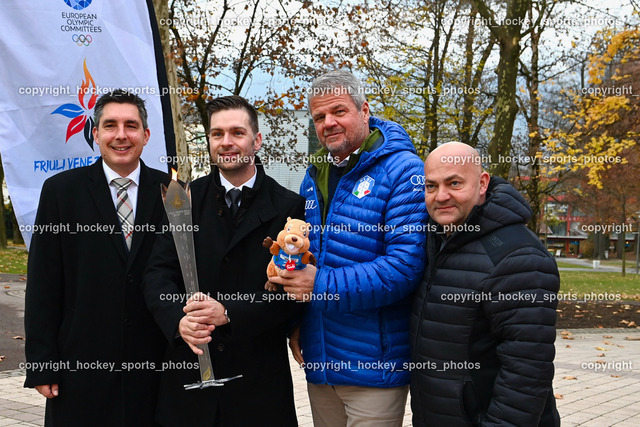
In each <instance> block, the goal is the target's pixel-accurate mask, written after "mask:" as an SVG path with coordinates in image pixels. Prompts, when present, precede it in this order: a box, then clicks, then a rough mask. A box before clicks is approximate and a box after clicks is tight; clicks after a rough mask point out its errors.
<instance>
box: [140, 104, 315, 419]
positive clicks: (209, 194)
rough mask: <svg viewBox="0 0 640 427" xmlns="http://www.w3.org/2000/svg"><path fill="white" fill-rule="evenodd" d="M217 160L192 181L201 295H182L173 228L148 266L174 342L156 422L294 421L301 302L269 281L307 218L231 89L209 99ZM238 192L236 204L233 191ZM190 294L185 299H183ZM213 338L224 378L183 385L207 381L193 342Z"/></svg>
mask: <svg viewBox="0 0 640 427" xmlns="http://www.w3.org/2000/svg"><path fill="white" fill-rule="evenodd" d="M208 114H209V119H210V130H209V144H210V146H209V148H210V152H211V159H212V161H213V163H214V165H215V166H213V167H212V171H211V173H210V174H209V175H207V176H205V177H203V178H200V179H198V180H196V181H194V182H193V183H192V185H191V202H192V216H193V234H194V241H195V252H196V264H197V269H198V281H199V286H200V291H201V294H198V295H199V296H204V297H205V299H200V300H198V299H199V298H197V297H195V298H194V296H191V295H186V294H185V288H184V283H183V280H182V274H181V272H180V266H179V262H178V255H177V252H176V248H175V246H174V241H173V238H172V236H171V233H170V232H167V233H165V234H164V235H162V236H158V238H157V241H156V246H155V247H154V250H153V254H152V256H151V260H150V262H149V269H148V270H147V273H146V274H145V282H144V289H145V297H146V300H147V305H148V307H149V309H150V311H151V312H152V313H153V316H154V317H155V319H156V321H157V322H158V324H159V325H160V328H161V329H162V331H163V333H164V335H165V338H166V339H167V340H168V342H169V343H170V347H169V349H168V351H167V355H166V359H165V364H164V368H165V369H164V371H163V376H162V382H161V387H160V399H159V404H158V412H157V421H158V422H159V423H161V424H162V425H165V426H185V425H194V426H232V427H233V426H295V425H297V420H296V414H295V405H294V400H293V386H292V380H291V373H290V368H289V360H288V354H287V342H286V334H287V329H288V326H289V324H290V321H291V319H292V317H293V316H295V315H296V313H297V312H298V310H299V309H301V306H302V304H300V303H297V302H295V301H294V300H292V299H290V298H289V297H288V296H287V294H285V293H284V292H282V291H280V292H277V293H272V292H266V291H265V290H264V287H265V283H266V282H267V275H266V267H267V264H268V263H269V260H270V257H271V254H270V253H269V251H268V250H267V249H265V248H264V247H262V242H263V240H264V239H265V237H267V236H269V237H272V238H274V239H275V237H276V236H277V234H278V232H279V231H281V230H282V228H283V227H284V225H285V222H286V220H287V217H292V218H304V199H303V198H302V197H300V196H298V195H297V194H295V193H294V192H292V191H289V190H287V189H285V188H284V187H282V186H281V185H279V184H278V183H277V182H275V181H274V180H273V179H272V178H270V177H269V176H267V175H266V174H265V172H264V169H263V167H262V165H260V164H257V163H259V162H257V161H256V160H257V159H256V156H255V153H256V151H258V149H259V148H260V146H261V144H262V135H261V134H260V133H259V131H258V117H257V114H256V111H255V109H254V108H253V106H252V105H251V104H249V103H248V102H247V101H246V100H245V99H244V98H241V97H239V96H227V97H221V98H217V99H215V100H213V101H210V102H209V104H208ZM234 192H236V194H238V196H239V203H238V204H236V203H235V202H234V201H233V200H234V199H233V197H232V196H231V195H232V194H233V193H234ZM185 303H186V305H185ZM205 343H208V345H209V351H210V353H211V358H212V361H213V368H214V373H215V376H216V378H225V377H232V376H236V375H242V378H239V379H235V380H232V381H230V382H227V383H226V384H225V385H224V386H222V387H210V388H206V389H196V390H187V391H185V390H184V388H183V386H184V385H185V384H191V383H195V382H197V381H199V380H200V372H199V369H198V364H197V363H198V359H197V356H196V354H195V353H197V352H200V351H201V350H199V349H198V348H197V347H196V346H197V345H198V344H205Z"/></svg>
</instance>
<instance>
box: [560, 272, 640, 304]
mask: <svg viewBox="0 0 640 427" xmlns="http://www.w3.org/2000/svg"><path fill="white" fill-rule="evenodd" d="M560 293H571V294H577V295H578V298H581V297H582V296H583V295H589V296H592V297H593V294H605V293H607V294H609V295H612V294H613V295H616V297H615V299H613V301H615V300H636V301H640V276H639V275H637V274H631V273H629V272H627V275H626V276H625V277H622V276H621V274H620V273H603V272H591V271H561V272H560ZM592 293H593V294H592ZM618 295H619V296H620V298H617V296H618ZM591 299H598V300H609V299H610V298H607V297H606V296H605V297H604V298H602V297H597V296H595V297H593V298H591Z"/></svg>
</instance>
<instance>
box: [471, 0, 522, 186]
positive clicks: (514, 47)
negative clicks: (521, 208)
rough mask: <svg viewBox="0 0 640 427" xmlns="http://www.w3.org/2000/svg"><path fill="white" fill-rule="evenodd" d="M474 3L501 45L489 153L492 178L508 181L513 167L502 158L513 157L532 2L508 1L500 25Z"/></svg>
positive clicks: (479, 0) (484, 7)
mask: <svg viewBox="0 0 640 427" xmlns="http://www.w3.org/2000/svg"><path fill="white" fill-rule="evenodd" d="M472 2H473V4H474V5H475V6H476V8H477V9H478V12H479V13H480V15H481V16H482V17H483V18H485V20H486V21H487V22H489V23H490V24H489V29H490V31H492V32H493V33H494V34H495V36H496V38H497V41H498V43H499V45H500V61H499V63H498V67H497V68H496V74H497V75H498V91H497V94H496V103H495V114H496V121H495V125H494V128H493V137H492V139H491V142H490V143H489V149H488V153H489V155H490V156H491V163H492V165H491V170H490V172H491V174H492V175H496V176H501V177H503V178H508V177H509V169H510V168H511V163H507V162H504V161H501V159H500V156H509V155H510V153H511V138H512V136H513V124H514V122H515V119H516V113H517V112H518V105H517V103H516V96H515V95H516V81H517V79H518V65H519V64H518V59H519V58H520V37H521V36H520V32H521V29H522V24H523V22H524V20H525V16H526V12H527V10H528V9H529V5H530V4H531V0H508V1H507V2H506V4H507V10H506V15H505V19H504V21H503V23H502V24H500V25H498V23H496V21H495V20H494V16H495V15H494V14H493V12H492V11H490V9H489V8H488V7H487V4H486V3H485V2H484V1H482V0H472Z"/></svg>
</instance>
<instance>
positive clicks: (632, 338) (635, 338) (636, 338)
mask: <svg viewBox="0 0 640 427" xmlns="http://www.w3.org/2000/svg"><path fill="white" fill-rule="evenodd" d="M624 339H625V340H627V341H640V337H624Z"/></svg>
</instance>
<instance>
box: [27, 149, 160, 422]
mask: <svg viewBox="0 0 640 427" xmlns="http://www.w3.org/2000/svg"><path fill="white" fill-rule="evenodd" d="M168 181H169V177H168V175H167V174H165V173H163V172H160V171H158V170H155V169H151V168H148V167H146V166H145V165H144V164H141V171H140V186H139V188H138V201H137V208H136V218H135V225H136V227H137V228H138V229H137V230H135V231H134V233H133V242H132V246H131V251H130V253H129V254H127V250H126V246H125V243H124V239H123V236H122V233H121V228H120V224H119V222H118V218H117V213H116V209H115V207H114V204H113V201H112V199H111V194H110V192H109V187H108V184H107V180H106V177H105V175H104V171H103V168H102V159H100V160H98V162H96V163H95V164H94V165H91V166H87V167H82V168H78V169H74V170H70V171H66V172H62V173H60V174H58V175H55V176H53V177H51V178H49V179H47V180H46V181H45V183H44V185H43V187H42V193H41V196H40V204H39V207H38V213H37V216H36V225H38V226H46V225H49V224H51V225H54V226H58V227H59V226H60V224H62V228H65V227H66V228H67V229H65V230H62V232H58V233H55V231H54V229H53V228H52V229H50V230H49V231H46V230H45V232H41V233H38V232H34V234H33V239H32V241H31V247H30V250H29V267H28V274H27V295H26V307H25V329H26V343H25V344H26V350H25V351H26V359H27V362H28V363H30V364H33V363H38V365H34V366H32V367H31V369H27V380H26V382H25V387H34V386H36V385H42V384H55V383H57V384H59V385H60V395H59V396H58V397H55V398H53V399H48V400H47V409H46V425H55V426H65V427H66V426H86V425H97V426H121V425H127V426H147V425H153V412H154V410H155V404H156V398H157V388H158V382H159V374H158V373H157V372H156V371H155V369H157V368H158V366H154V365H160V364H161V362H162V355H163V353H164V347H165V346H166V342H165V341H164V339H163V337H162V334H161V332H160V330H159V329H158V327H157V325H156V324H155V322H154V321H153V318H152V317H151V314H150V313H149V311H148V310H147V308H146V305H145V302H144V298H143V295H142V278H143V273H144V269H145V268H146V264H147V260H148V258H149V255H150V253H151V249H152V247H153V243H154V240H155V236H156V234H155V231H156V230H155V229H156V228H159V225H160V222H161V219H162V217H163V212H164V209H163V206H162V199H161V196H160V183H161V182H164V183H168ZM78 224H80V225H81V226H83V227H98V226H101V227H102V226H113V227H114V228H113V230H115V231H116V232H115V233H113V232H110V231H109V230H107V231H104V230H100V231H95V232H91V231H78ZM145 229H146V231H145ZM60 230H61V229H59V230H58V231H60ZM47 362H49V363H47ZM60 362H61V363H60ZM54 363H55V364H54ZM104 363H113V365H106V364H104ZM123 363H125V364H126V363H133V364H134V365H124V366H123ZM59 368H62V369H59Z"/></svg>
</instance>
